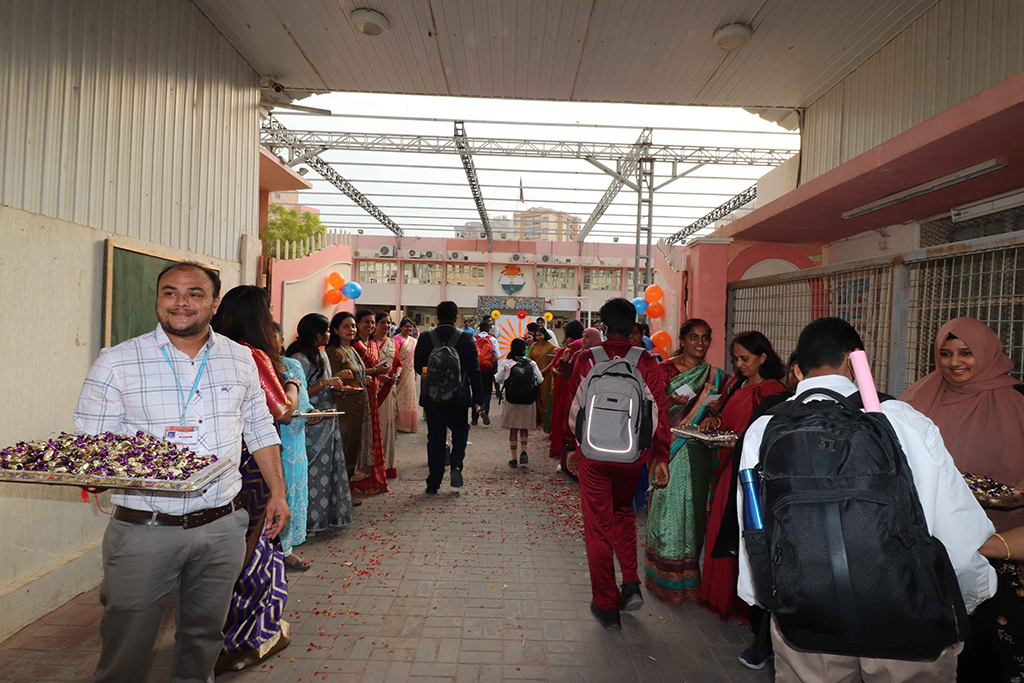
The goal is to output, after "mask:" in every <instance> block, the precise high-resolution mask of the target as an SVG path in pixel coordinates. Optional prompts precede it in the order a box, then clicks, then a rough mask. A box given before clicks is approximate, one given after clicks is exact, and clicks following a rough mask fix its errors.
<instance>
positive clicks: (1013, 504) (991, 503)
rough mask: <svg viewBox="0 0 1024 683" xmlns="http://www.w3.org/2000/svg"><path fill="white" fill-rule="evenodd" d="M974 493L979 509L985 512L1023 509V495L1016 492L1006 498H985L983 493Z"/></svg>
mask: <svg viewBox="0 0 1024 683" xmlns="http://www.w3.org/2000/svg"><path fill="white" fill-rule="evenodd" d="M971 493H974V497H975V498H977V499H978V502H979V503H980V504H981V507H983V508H985V509H987V510H1017V509H1018V508H1022V507H1024V493H1021V492H1019V491H1018V492H1017V493H1012V494H1010V495H1006V496H987V495H985V494H984V493H976V492H974V491H971Z"/></svg>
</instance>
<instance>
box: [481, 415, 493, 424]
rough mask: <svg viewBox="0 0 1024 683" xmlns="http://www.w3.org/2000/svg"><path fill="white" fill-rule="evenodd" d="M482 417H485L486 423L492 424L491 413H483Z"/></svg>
mask: <svg viewBox="0 0 1024 683" xmlns="http://www.w3.org/2000/svg"><path fill="white" fill-rule="evenodd" d="M481 417H482V418H483V419H484V424H485V425H489V424H491V416H490V414H489V413H484V414H483V415H481Z"/></svg>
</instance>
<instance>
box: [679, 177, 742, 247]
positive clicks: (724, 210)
mask: <svg viewBox="0 0 1024 683" xmlns="http://www.w3.org/2000/svg"><path fill="white" fill-rule="evenodd" d="M756 198H757V183H755V184H753V185H751V186H750V187H748V188H747V189H745V190H743V192H740V193H739V194H738V195H736V196H735V197H733V198H732V199H730V200H729V201H727V202H726V203H725V204H722V205H721V206H719V207H718V208H716V209H714V210H712V211H711V212H710V213H708V214H707V215H706V216H704V217H702V218H699V219H697V221H696V222H694V223H691V224H690V225H688V226H686V227H685V228H683V229H682V230H680V231H679V232H677V233H676V234H674V235H672V236H671V237H669V238H668V239H667V240H665V244H666V245H667V246H672V245H673V244H677V243H678V242H681V241H682V240H685V239H686V238H687V237H689V236H690V235H692V234H693V233H695V232H697V231H698V230H702V229H703V228H706V227H707V226H709V225H711V224H712V223H714V222H715V221H717V220H720V219H722V218H725V217H726V216H728V215H729V214H730V213H732V212H733V211H735V210H736V209H738V208H740V207H741V206H744V205H746V204H749V203H750V202H752V201H754V199H756Z"/></svg>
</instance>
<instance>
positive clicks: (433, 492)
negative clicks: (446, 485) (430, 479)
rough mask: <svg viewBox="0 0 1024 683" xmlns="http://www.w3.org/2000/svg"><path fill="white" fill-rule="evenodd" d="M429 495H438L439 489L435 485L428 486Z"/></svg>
mask: <svg viewBox="0 0 1024 683" xmlns="http://www.w3.org/2000/svg"><path fill="white" fill-rule="evenodd" d="M427 495H428V496H436V495H437V489H436V488H435V487H433V486H428V487H427Z"/></svg>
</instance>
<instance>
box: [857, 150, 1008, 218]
mask: <svg viewBox="0 0 1024 683" xmlns="http://www.w3.org/2000/svg"><path fill="white" fill-rule="evenodd" d="M1009 163H1010V162H1009V160H1008V159H1006V158H998V159H989V160H988V161H983V162H982V163H980V164H975V165H974V166H968V167H967V168H963V169H960V170H959V171H956V172H954V173H950V174H949V175H944V176H942V177H941V178H936V179H935V180H929V181H928V182H927V183H921V184H920V185H915V186H914V187H911V188H909V189H906V190H903V191H902V192H897V193H896V194H891V195H889V196H888V197H882V198H881V199H876V200H875V201H873V202H870V203H868V204H864V205H863V206H858V207H857V208H856V209H851V210H849V211H847V212H845V213H843V214H842V219H843V220H844V221H845V220H849V219H851V218H857V217H858V216H863V215H864V214H866V213H871V212H872V211H878V210H880V209H885V208H888V207H890V206H893V205H895V204H899V203H901V202H905V201H907V200H908V199H913V198H915V197H920V196H921V195H923V194H928V193H929V192H935V191H936V190H941V189H943V188H946V187H949V186H950V185H956V184H957V183H962V182H964V181H965V180H970V179H971V178H977V177H978V176H981V175H985V174H986V173H991V172H992V171H998V170H999V169H1001V168H1005V167H1006V166H1007V165H1008V164H1009Z"/></svg>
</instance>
